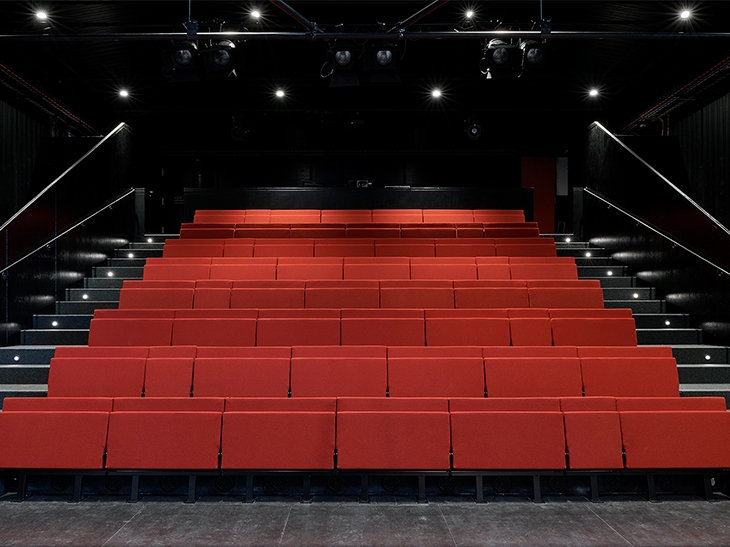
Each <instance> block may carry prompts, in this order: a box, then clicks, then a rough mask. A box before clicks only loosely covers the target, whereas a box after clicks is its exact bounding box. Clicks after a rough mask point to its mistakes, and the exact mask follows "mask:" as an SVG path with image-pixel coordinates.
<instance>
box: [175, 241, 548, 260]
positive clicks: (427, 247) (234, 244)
mask: <svg viewBox="0 0 730 547" xmlns="http://www.w3.org/2000/svg"><path fill="white" fill-rule="evenodd" d="M230 237H231V238H230V239H225V238H223V237H216V238H211V239H207V240H206V239H201V238H194V239H193V238H191V239H168V240H166V242H165V247H164V249H163V256H165V257H175V256H210V257H221V256H228V257H235V256H242V257H251V256H256V257H279V256H296V257H330V256H332V257H345V256H362V257H373V256H388V257H390V256H423V257H434V256H435V257H451V256H458V257H475V256H551V257H554V256H556V250H555V242H554V241H553V240H552V239H548V238H537V237H510V238H507V237H504V238H498V239H493V238H489V239H481V240H475V239H474V238H465V239H451V240H449V239H435V238H425V237H424V238H418V239H415V238H414V239H409V240H403V239H393V238H372V237H371V238H357V239H349V240H348V239H334V238H333V239H320V238H301V239H275V238H270V237H268V238H263V237H255V238H254V237H247V238H235V239H233V236H230Z"/></svg>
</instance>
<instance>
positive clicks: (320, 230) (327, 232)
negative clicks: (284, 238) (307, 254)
mask: <svg viewBox="0 0 730 547" xmlns="http://www.w3.org/2000/svg"><path fill="white" fill-rule="evenodd" d="M289 235H290V237H292V238H295V237H296V238H301V237H313V238H316V237H331V238H344V237H345V225H344V224H341V225H339V226H336V225H333V224H330V225H327V226H324V225H322V226H316V225H314V224H312V225H310V226H292V227H291V230H290V232H289ZM316 251H317V249H316V247H315V255H314V256H317V254H316Z"/></svg>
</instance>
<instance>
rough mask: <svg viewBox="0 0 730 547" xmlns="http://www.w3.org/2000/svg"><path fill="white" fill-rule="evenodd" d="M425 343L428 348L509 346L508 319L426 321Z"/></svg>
mask: <svg viewBox="0 0 730 547" xmlns="http://www.w3.org/2000/svg"><path fill="white" fill-rule="evenodd" d="M426 343H427V344H428V345H429V346H509V344H510V332H509V319H500V318H489V317H484V318H479V317H465V318H463V319H460V318H458V317H454V318H439V317H433V318H430V319H426Z"/></svg>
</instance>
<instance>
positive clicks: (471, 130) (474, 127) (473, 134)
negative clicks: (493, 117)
mask: <svg viewBox="0 0 730 547" xmlns="http://www.w3.org/2000/svg"><path fill="white" fill-rule="evenodd" d="M466 134H467V135H468V137H469V139H470V140H472V141H475V140H477V139H478V138H479V137H481V136H482V126H481V125H479V124H478V123H472V124H469V125H468V126H467V128H466Z"/></svg>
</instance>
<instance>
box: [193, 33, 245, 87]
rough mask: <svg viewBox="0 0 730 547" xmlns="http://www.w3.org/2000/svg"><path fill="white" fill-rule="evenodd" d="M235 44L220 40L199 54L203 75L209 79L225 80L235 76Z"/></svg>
mask: <svg viewBox="0 0 730 547" xmlns="http://www.w3.org/2000/svg"><path fill="white" fill-rule="evenodd" d="M236 56H237V52H236V44H235V43H233V42H232V41H231V40H221V41H220V42H218V43H216V44H213V45H211V46H209V47H207V48H205V49H203V50H202V51H201V52H200V58H201V59H202V61H203V68H204V70H205V75H206V77H208V78H211V79H218V80H220V79H225V78H228V77H230V76H233V77H235V76H237V74H236Z"/></svg>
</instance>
